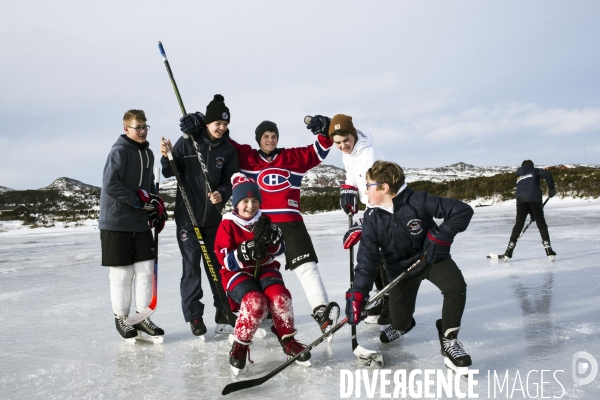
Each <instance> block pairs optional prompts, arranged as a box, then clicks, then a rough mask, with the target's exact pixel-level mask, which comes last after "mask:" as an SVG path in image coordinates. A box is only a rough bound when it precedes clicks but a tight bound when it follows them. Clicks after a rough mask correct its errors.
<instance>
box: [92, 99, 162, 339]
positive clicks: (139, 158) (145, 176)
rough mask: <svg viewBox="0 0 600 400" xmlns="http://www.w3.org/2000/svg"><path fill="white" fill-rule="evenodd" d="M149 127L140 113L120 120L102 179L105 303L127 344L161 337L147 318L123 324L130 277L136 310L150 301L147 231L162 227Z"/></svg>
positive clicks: (151, 243) (128, 304)
mask: <svg viewBox="0 0 600 400" xmlns="http://www.w3.org/2000/svg"><path fill="white" fill-rule="evenodd" d="M149 128H150V126H149V125H147V124H146V115H145V113H144V111H142V110H129V111H127V112H126V113H125V115H124V116H123V130H124V131H125V133H124V134H123V135H121V136H120V137H119V138H118V139H117V142H116V143H115V144H114V145H113V147H112V149H111V151H110V153H109V154H108V158H107V160H106V165H105V166H104V174H103V177H102V192H101V194H100V219H99V221H98V228H99V229H100V240H101V246H102V265H103V266H108V267H109V278H110V298H111V303H112V309H113V312H114V314H115V324H116V327H117V331H118V332H119V334H120V335H121V336H122V337H123V339H127V340H135V339H134V338H136V337H138V334H141V333H142V332H143V333H146V334H148V335H150V336H162V335H164V331H163V330H162V329H161V328H159V327H158V326H156V325H155V324H154V323H153V322H152V321H151V320H150V318H146V319H145V320H144V321H142V322H140V323H139V324H136V325H133V326H131V325H129V324H128V323H127V321H126V319H127V317H128V315H129V311H130V307H131V297H132V286H133V281H134V277H135V308H136V310H137V311H142V310H144V309H145V308H146V307H148V304H150V299H151V297H152V279H153V274H154V240H153V238H152V233H151V228H152V227H155V226H156V227H157V229H158V231H159V232H160V231H161V230H162V229H163V227H164V224H165V220H166V217H167V215H166V213H165V208H164V203H163V201H162V199H161V198H160V197H158V195H157V192H156V187H155V185H154V173H153V172H152V167H153V166H154V154H152V150H150V148H149V143H148V141H147V140H146V138H147V135H148V129H149Z"/></svg>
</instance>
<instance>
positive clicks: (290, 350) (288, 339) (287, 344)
mask: <svg viewBox="0 0 600 400" xmlns="http://www.w3.org/2000/svg"><path fill="white" fill-rule="evenodd" d="M271 332H273V333H274V334H275V336H277V339H278V340H279V344H281V347H282V348H283V352H284V353H285V354H287V355H288V357H294V356H295V355H296V354H298V353H300V352H301V351H302V350H304V349H305V348H306V346H305V345H303V344H302V343H300V342H298V341H297V340H296V339H294V334H295V332H294V333H291V334H289V335H283V337H279V335H278V334H277V329H275V326H272V327H271ZM308 360H310V351H307V352H306V353H304V354H302V355H301V356H300V357H298V359H297V360H296V363H298V364H300V365H302V366H305V367H310V366H311V363H310V361H308Z"/></svg>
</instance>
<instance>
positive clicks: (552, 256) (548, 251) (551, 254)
mask: <svg viewBox="0 0 600 400" xmlns="http://www.w3.org/2000/svg"><path fill="white" fill-rule="evenodd" d="M542 244H543V245H544V250H546V255H547V256H548V258H549V259H550V261H554V259H555V258H556V253H555V252H554V250H552V246H551V245H550V241H549V240H544V241H543V242H542Z"/></svg>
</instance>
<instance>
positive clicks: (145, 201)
mask: <svg viewBox="0 0 600 400" xmlns="http://www.w3.org/2000/svg"><path fill="white" fill-rule="evenodd" d="M136 194H137V197H138V204H137V206H136V207H135V208H143V209H144V210H148V211H156V212H158V215H162V214H163V213H164V212H165V203H164V201H163V200H162V199H161V198H160V197H158V196H157V195H155V194H152V193H150V192H147V191H145V190H144V189H138V190H137V192H136Z"/></svg>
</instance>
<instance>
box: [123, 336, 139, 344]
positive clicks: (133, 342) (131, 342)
mask: <svg viewBox="0 0 600 400" xmlns="http://www.w3.org/2000/svg"><path fill="white" fill-rule="evenodd" d="M136 339H137V338H134V337H133V338H129V339H125V338H123V341H124V342H125V343H127V344H135V342H137V340H136Z"/></svg>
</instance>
